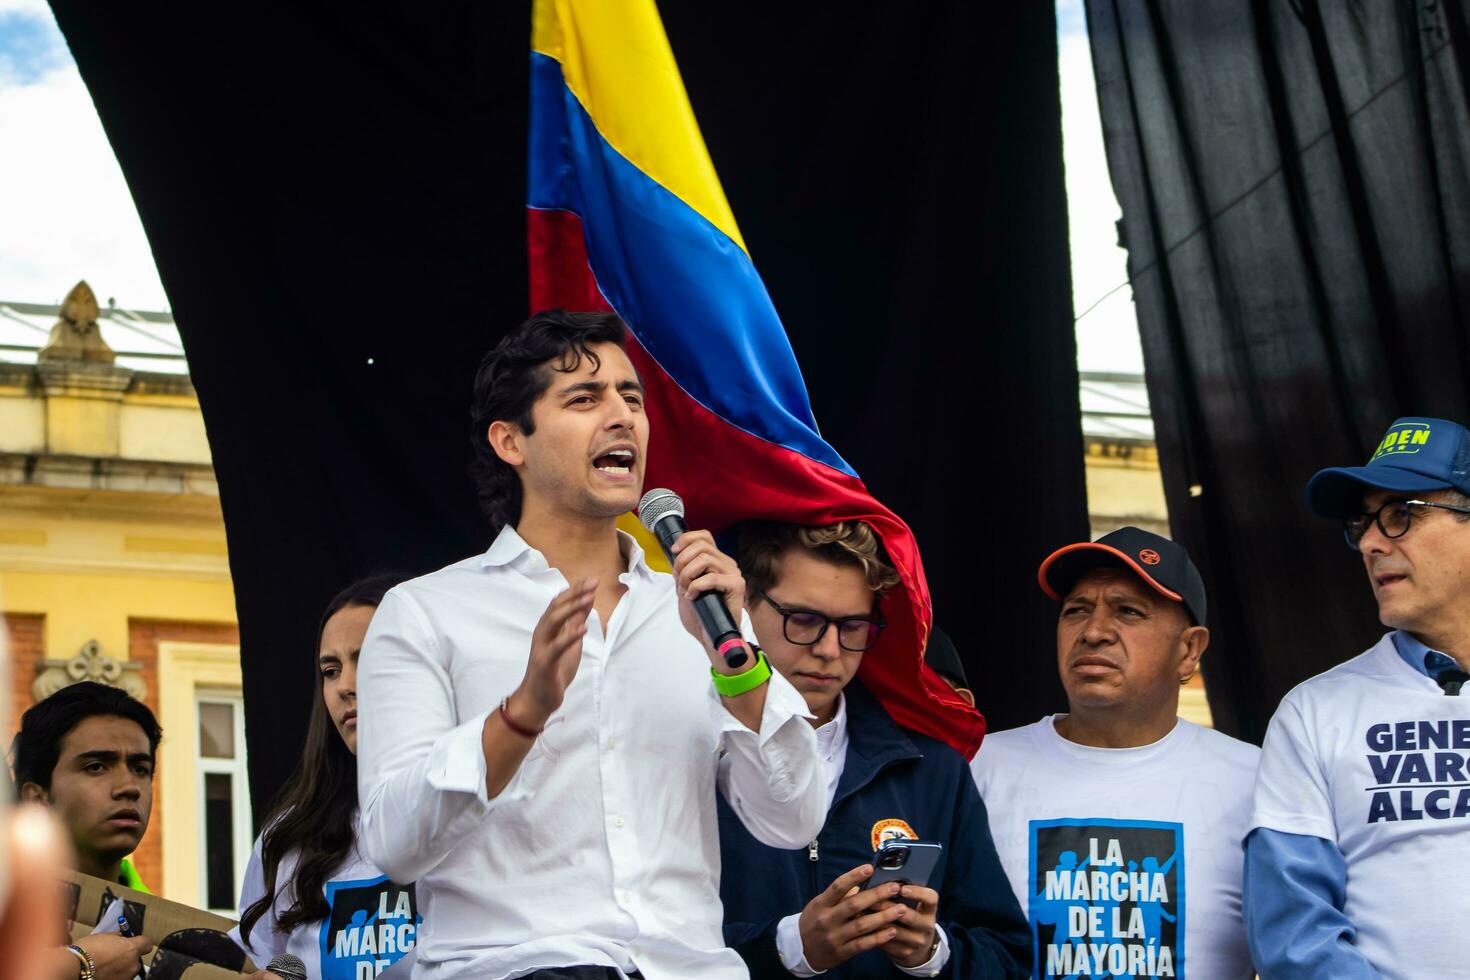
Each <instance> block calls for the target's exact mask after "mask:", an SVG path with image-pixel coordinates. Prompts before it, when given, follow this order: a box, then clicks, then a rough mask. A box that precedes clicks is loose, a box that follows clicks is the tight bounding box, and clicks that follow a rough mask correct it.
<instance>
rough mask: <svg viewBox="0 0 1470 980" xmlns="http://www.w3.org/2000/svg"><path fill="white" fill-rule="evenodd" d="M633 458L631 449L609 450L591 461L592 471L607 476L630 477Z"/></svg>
mask: <svg viewBox="0 0 1470 980" xmlns="http://www.w3.org/2000/svg"><path fill="white" fill-rule="evenodd" d="M634 459H635V456H634V454H633V450H631V449H609V450H608V451H607V452H605V453H603V454H602V455H601V456H597V457H596V458H594V459H593V460H592V466H593V468H594V469H596V470H598V471H599V472H601V473H605V474H607V475H608V476H630V475H631V474H632V472H633V460H634Z"/></svg>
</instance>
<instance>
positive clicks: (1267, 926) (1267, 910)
mask: <svg viewBox="0 0 1470 980" xmlns="http://www.w3.org/2000/svg"><path fill="white" fill-rule="evenodd" d="M1390 636H1391V638H1392V640H1393V645H1394V649H1395V650H1397V651H1398V655H1399V656H1400V657H1402V658H1403V661H1404V663H1406V664H1408V665H1409V666H1410V667H1412V668H1414V669H1415V670H1417V671H1418V672H1419V673H1421V674H1423V675H1424V676H1426V677H1432V678H1437V677H1438V676H1439V675H1440V674H1441V673H1442V672H1443V671H1446V670H1456V671H1458V670H1459V669H1460V665H1459V664H1458V663H1457V662H1456V661H1455V659H1454V658H1453V657H1451V656H1449V655H1447V654H1444V653H1441V652H1440V651H1438V650H1431V649H1430V648H1429V647H1427V646H1425V645H1424V644H1423V643H1421V642H1419V640H1418V639H1417V638H1415V637H1414V636H1412V635H1411V634H1409V633H1405V632H1404V631H1403V630H1397V631H1395V632H1394V633H1392V634H1390ZM1346 899H1347V862H1346V861H1344V860H1343V856H1342V851H1340V850H1339V849H1338V846H1337V842H1336V841H1330V840H1326V839H1324V838H1321V837H1312V836H1309V835H1306V834H1287V833H1282V832H1281V831H1279V830H1271V829H1269V828H1267V827H1258V828H1256V829H1255V830H1254V831H1252V832H1251V833H1250V835H1249V836H1248V837H1247V838H1246V842H1245V884H1244V888H1243V902H1244V910H1243V911H1244V917H1245V929H1246V938H1247V940H1248V941H1249V942H1250V947H1251V957H1252V959H1254V960H1255V963H1256V969H1257V970H1258V971H1260V974H1261V977H1262V978H1263V980H1276V978H1291V980H1308V978H1321V980H1377V978H1378V977H1379V973H1378V971H1377V970H1376V969H1374V967H1373V964H1372V963H1369V962H1368V960H1367V958H1366V957H1364V956H1363V954H1362V953H1361V952H1359V951H1358V949H1357V948H1356V947H1355V946H1354V945H1353V939H1354V937H1355V936H1356V935H1357V929H1356V928H1355V927H1354V925H1353V923H1352V920H1350V919H1349V918H1348V917H1347V916H1346V915H1344V914H1343V911H1342V909H1343V906H1344V904H1345V902H1346Z"/></svg>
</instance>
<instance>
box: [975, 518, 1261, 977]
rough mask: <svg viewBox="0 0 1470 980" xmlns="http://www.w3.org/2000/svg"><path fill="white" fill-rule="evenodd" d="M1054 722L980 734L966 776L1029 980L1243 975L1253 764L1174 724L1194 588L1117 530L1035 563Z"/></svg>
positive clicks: (1198, 638)
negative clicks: (1015, 923)
mask: <svg viewBox="0 0 1470 980" xmlns="http://www.w3.org/2000/svg"><path fill="white" fill-rule="evenodd" d="M1037 577H1038V580H1039V582H1040V585H1041V589H1042V591H1044V592H1045V593H1046V594H1047V595H1049V596H1051V597H1052V598H1053V599H1057V600H1060V602H1061V609H1060V615H1059V616H1058V619H1057V667H1058V669H1059V671H1060V672H1061V678H1062V685H1063V687H1065V688H1066V691H1067V702H1068V705H1069V708H1070V710H1069V711H1068V713H1067V714H1065V715H1050V716H1048V717H1046V718H1043V719H1041V720H1040V721H1038V722H1036V723H1034V724H1031V725H1027V726H1026V727H1024V728H1017V729H1014V730H1012V731H1008V732H997V733H994V734H991V735H989V736H987V737H986V739H985V743H984V744H983V745H982V746H981V747H980V752H979V754H978V755H976V757H975V760H974V762H973V763H971V766H972V770H973V772H974V774H975V780H976V782H977V784H978V785H979V787H980V795H981V796H982V797H983V798H984V799H985V800H986V801H987V804H988V810H989V816H990V829H991V835H992V836H993V837H994V839H995V846H996V849H997V850H998V851H999V853H1000V858H1001V863H1002V865H1003V866H1004V867H1005V870H1006V875H1007V877H1008V878H1009V879H1010V882H1011V887H1012V888H1013V889H1014V890H1015V892H1016V897H1017V898H1018V899H1019V900H1020V903H1021V905H1022V907H1023V908H1025V909H1026V910H1027V914H1028V918H1029V919H1030V923H1031V930H1032V941H1033V943H1034V950H1035V953H1036V966H1037V971H1036V976H1038V977H1073V976H1088V977H1141V976H1200V977H1211V978H1223V980H1236V978H1239V980H1246V978H1249V977H1251V976H1252V975H1253V974H1254V972H1255V971H1254V970H1253V968H1252V966H1251V961H1250V953H1249V950H1248V949H1247V946H1246V937H1245V928H1244V926H1243V924H1242V922H1241V894H1240V891H1241V858H1242V854H1241V839H1242V838H1243V837H1244V835H1245V831H1246V828H1247V826H1248V823H1249V818H1250V795H1251V786H1252V782H1253V780H1254V777H1255V768H1256V759H1257V756H1258V755H1259V752H1258V750H1257V749H1256V748H1255V747H1254V746H1251V745H1247V744H1245V743H1244V742H1238V741H1236V740H1235V739H1232V738H1228V737H1226V736H1224V735H1221V734H1220V733H1218V732H1215V731H1211V730H1210V729H1207V728H1201V727H1200V726H1198V725H1194V724H1191V723H1190V722H1187V721H1184V720H1182V719H1180V718H1179V717H1178V710H1179V688H1180V686H1181V685H1183V684H1184V683H1185V682H1186V681H1188V680H1189V678H1190V677H1191V676H1193V674H1194V672H1195V671H1196V670H1197V669H1198V667H1199V660H1200V656H1201V655H1202V654H1203V653H1204V652H1205V648H1206V647H1207V646H1208V645H1209V641H1210V634H1209V630H1208V628H1207V627H1206V626H1205V615H1206V601H1205V588H1204V581H1203V579H1202V578H1201V577H1200V573H1199V570H1198V569H1197V568H1195V566H1194V563H1193V562H1192V561H1190V558H1189V554H1188V553H1187V552H1186V551H1185V550H1184V548H1183V547H1181V546H1180V545H1178V544H1175V543H1174V542H1173V541H1170V540H1168V539H1167V538H1162V537H1159V536H1158V535H1156V534H1150V533H1149V532H1147V531H1143V530H1140V529H1138V528H1135V527H1124V528H1119V529H1118V530H1116V531H1113V532H1112V533H1111V534H1108V535H1105V536H1104V537H1102V538H1101V539H1099V540H1097V541H1090V542H1081V543H1078V544H1073V545H1068V546H1067V547H1065V548H1061V549H1059V550H1057V551H1056V552H1054V553H1053V554H1052V555H1051V556H1050V557H1048V558H1047V559H1046V561H1044V562H1042V564H1041V568H1040V570H1039V571H1038V573H1037Z"/></svg>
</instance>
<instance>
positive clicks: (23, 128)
mask: <svg viewBox="0 0 1470 980" xmlns="http://www.w3.org/2000/svg"><path fill="white" fill-rule="evenodd" d="M21 16H23V17H24V18H25V19H27V20H29V19H30V18H31V17H40V18H44V21H43V22H42V24H41V25H40V26H42V27H44V29H45V30H46V31H47V32H50V34H51V35H53V36H52V37H51V38H50V40H51V42H53V43H54V45H59V46H60V50H59V51H58V52H55V58H54V62H55V64H54V66H52V67H49V68H47V69H46V70H44V71H43V72H42V73H40V74H39V75H35V74H34V73H32V72H25V71H21V72H19V73H18V74H12V75H11V76H10V81H9V82H7V81H6V80H5V75H4V74H3V73H0V301H6V300H13V301H20V302H33V303H47V302H52V303H54V302H60V300H61V298H62V297H63V296H65V295H66V292H67V290H69V289H70V288H71V287H72V285H73V284H74V283H75V282H76V281H77V280H78V279H86V280H87V281H88V282H89V283H91V285H92V288H93V289H95V290H96V292H97V295H98V296H99V298H101V299H102V300H103V301H104V302H105V301H106V299H107V298H108V297H110V296H111V297H116V298H117V302H118V304H119V305H121V306H125V307H128V308H131V309H151V310H162V309H167V308H168V298H167V297H166V296H165V294H164V292H163V285H162V284H161V283H160V282H159V279H158V271H157V269H156V268H155V267H154V264H153V255H152V253H151V252H150V251H149V248H148V240H147V238H146V237H145V236H144V234H143V226H142V222H141V221H140V220H139V219H138V212H137V209H136V208H135V207H134V206H133V198H132V195H131V194H130V193H129V191H128V188H127V184H126V183H125V182H124V181H123V177H122V170H121V169H120V168H119V166H118V163H117V158H116V156H114V154H113V152H112V147H111V145H110V144H109V143H108V142H107V137H106V136H105V135H104V134H103V131H102V122H101V120H100V119H98V118H97V110H96V109H95V108H94V107H93V105H92V98H91V96H90V95H89V94H88V92H87V88H86V86H85V85H84V84H83V83H82V79H81V75H80V74H78V72H77V69H76V65H75V63H74V62H73V61H72V59H71V56H70V54H69V53H68V52H67V51H66V49H65V44H64V42H62V40H61V35H60V33H59V32H58V31H57V29H56V24H55V21H54V19H53V18H52V15H51V11H50V10H49V9H48V8H47V7H46V5H45V3H43V2H37V0H0V18H5V19H6V20H7V21H8V22H9V23H11V25H12V26H13V25H14V23H15V21H16V19H17V18H19V17H21ZM26 26H28V27H30V26H34V25H26ZM43 40H44V38H43ZM36 50H37V45H36V44H34V43H30V45H29V47H28V49H27V51H28V56H29V55H30V54H32V53H34V52H35V51H36ZM40 51H41V53H42V54H43V55H46V56H48V57H49V56H50V55H51V52H50V51H49V50H47V48H46V45H44V44H43V45H41V46H40ZM0 67H3V66H0ZM28 75H29V76H31V77H27V76H28Z"/></svg>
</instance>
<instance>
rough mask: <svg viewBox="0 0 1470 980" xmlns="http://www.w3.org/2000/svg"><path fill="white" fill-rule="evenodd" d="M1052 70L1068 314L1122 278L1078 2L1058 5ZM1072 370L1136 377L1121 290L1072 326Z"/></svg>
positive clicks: (1135, 348) (1130, 311) (1124, 270)
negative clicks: (1067, 237) (1057, 88)
mask: <svg viewBox="0 0 1470 980" xmlns="http://www.w3.org/2000/svg"><path fill="white" fill-rule="evenodd" d="M1057 23H1058V24H1059V25H1060V28H1061V29H1060V32H1059V35H1058V37H1057V44H1058V54H1059V57H1058V69H1059V71H1060V74H1061V84H1062V155H1063V159H1064V162H1065V165H1066V171H1067V211H1068V220H1069V222H1070V225H1071V229H1070V230H1071V247H1072V304H1073V307H1074V315H1081V314H1082V313H1083V312H1084V311H1085V310H1087V308H1088V307H1090V306H1092V305H1093V304H1094V303H1097V301H1098V300H1099V299H1102V297H1103V296H1105V295H1107V293H1108V292H1109V290H1112V289H1114V288H1115V287H1117V286H1118V285H1119V284H1121V283H1124V282H1126V281H1127V279H1128V265H1127V263H1128V253H1127V252H1126V251H1124V250H1123V249H1121V248H1119V247H1118V244H1117V241H1118V233H1117V226H1116V222H1117V220H1118V218H1119V217H1120V216H1121V215H1122V212H1121V211H1120V210H1119V208H1118V201H1117V198H1116V197H1115V196H1114V194H1113V185H1112V183H1111V181H1110V180H1109V178H1108V162H1107V154H1106V152H1105V150H1104V146H1103V134H1102V119H1101V117H1100V116H1099V114H1098V107H1097V86H1096V82H1095V80H1094V78H1093V74H1092V50H1091V48H1090V47H1089V46H1088V40H1087V34H1086V30H1085V24H1084V20H1083V15H1082V0H1058V2H1057ZM1077 364H1078V367H1080V368H1081V369H1082V370H1084V371H1128V372H1142V371H1143V349H1142V347H1141V345H1140V342H1139V339H1138V321H1137V319H1136V316H1135V313H1134V308H1133V291H1132V288H1131V287H1129V286H1124V287H1123V288H1122V289H1119V290H1118V291H1117V292H1115V293H1113V294H1112V295H1111V296H1109V297H1108V298H1107V299H1105V300H1103V301H1102V302H1101V303H1100V304H1098V306H1097V307H1096V308H1095V309H1093V310H1092V311H1091V312H1090V313H1087V315H1086V316H1083V317H1082V319H1081V320H1079V321H1078V323H1077Z"/></svg>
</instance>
